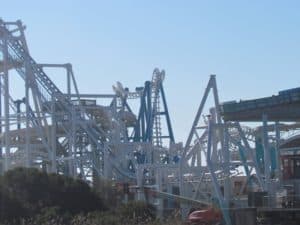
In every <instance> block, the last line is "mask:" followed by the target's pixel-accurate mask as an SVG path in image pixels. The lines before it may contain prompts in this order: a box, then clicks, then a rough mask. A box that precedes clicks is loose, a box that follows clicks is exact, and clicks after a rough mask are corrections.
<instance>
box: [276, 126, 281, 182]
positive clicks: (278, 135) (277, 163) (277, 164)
mask: <svg viewBox="0 0 300 225" xmlns="http://www.w3.org/2000/svg"><path fill="white" fill-rule="evenodd" d="M275 135H276V161H277V162H276V166H277V168H276V169H277V177H278V178H279V179H278V180H279V181H281V179H282V172H281V160H280V128H279V122H278V121H276V122H275Z"/></svg>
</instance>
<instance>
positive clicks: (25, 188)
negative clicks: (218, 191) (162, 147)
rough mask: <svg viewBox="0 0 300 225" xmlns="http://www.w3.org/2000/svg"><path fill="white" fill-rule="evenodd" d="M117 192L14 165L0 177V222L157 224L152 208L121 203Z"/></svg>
mask: <svg viewBox="0 0 300 225" xmlns="http://www.w3.org/2000/svg"><path fill="white" fill-rule="evenodd" d="M119 194H120V193H119V192H118V191H117V190H116V188H112V184H111V183H109V182H103V181H102V182H101V181H100V182H99V185H98V189H97V192H96V191H95V190H92V188H91V187H90V186H89V185H88V184H87V183H85V182H83V181H81V180H79V179H72V178H70V177H65V176H61V175H57V174H47V173H45V172H41V171H39V170H37V169H26V168H17V169H14V170H11V171H8V172H7V173H5V174H4V175H3V176H1V177H0V225H19V224H20V225H29V224H30V225H159V224H160V223H159V221H157V220H156V219H155V210H154V208H153V207H151V206H149V205H147V204H145V203H143V202H129V203H128V204H121V203H120V201H119V198H118V196H119ZM164 224H166V223H164ZM169 224H179V223H178V222H177V223H176V222H175V221H169Z"/></svg>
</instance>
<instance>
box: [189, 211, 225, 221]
mask: <svg viewBox="0 0 300 225" xmlns="http://www.w3.org/2000/svg"><path fill="white" fill-rule="evenodd" d="M221 220H222V215H221V213H220V211H218V210H216V209H214V208H208V209H203V210H195V211H193V212H192V213H190V214H189V216H188V222H189V223H191V224H197V225H204V224H205V225H213V224H216V223H219V222H221Z"/></svg>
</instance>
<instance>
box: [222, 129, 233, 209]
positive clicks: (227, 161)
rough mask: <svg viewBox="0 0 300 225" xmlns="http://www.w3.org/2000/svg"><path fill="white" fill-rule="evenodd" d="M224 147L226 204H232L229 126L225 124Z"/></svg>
mask: <svg viewBox="0 0 300 225" xmlns="http://www.w3.org/2000/svg"><path fill="white" fill-rule="evenodd" d="M223 132H224V146H223V157H224V167H225V176H226V177H225V183H224V198H225V202H228V203H229V202H230V200H231V182H230V151H229V134H228V124H227V123H224V127H223Z"/></svg>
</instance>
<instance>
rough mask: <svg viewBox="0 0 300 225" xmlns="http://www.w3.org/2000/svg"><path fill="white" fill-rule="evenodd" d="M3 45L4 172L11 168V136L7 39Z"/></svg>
mask: <svg viewBox="0 0 300 225" xmlns="http://www.w3.org/2000/svg"><path fill="white" fill-rule="evenodd" d="M3 42H4V45H3V70H4V117H5V135H4V137H5V159H4V171H7V170H8V169H9V167H10V135H9V128H10V127H9V78H8V75H9V72H8V45H7V44H8V43H7V39H6V37H5V38H4V41H3Z"/></svg>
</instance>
